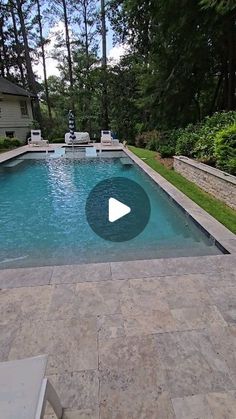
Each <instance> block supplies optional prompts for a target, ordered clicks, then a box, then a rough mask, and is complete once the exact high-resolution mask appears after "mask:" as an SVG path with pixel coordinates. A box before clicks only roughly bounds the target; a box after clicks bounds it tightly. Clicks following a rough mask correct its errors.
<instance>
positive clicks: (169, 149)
mask: <svg viewBox="0 0 236 419" xmlns="http://www.w3.org/2000/svg"><path fill="white" fill-rule="evenodd" d="M158 151H159V153H160V155H161V157H162V158H165V157H173V156H174V154H175V147H173V146H171V145H170V144H163V145H160V147H159V150H158Z"/></svg>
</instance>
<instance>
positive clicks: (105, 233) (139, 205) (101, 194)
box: [86, 177, 151, 242]
mask: <svg viewBox="0 0 236 419" xmlns="http://www.w3.org/2000/svg"><path fill="white" fill-rule="evenodd" d="M110 198H114V199H116V200H118V201H120V202H122V203H123V204H125V205H127V206H128V207H130V208H131V212H130V213H129V214H127V215H125V216H124V217H122V218H120V219H118V220H116V221H114V222H113V223H111V222H110V221H109V199H110ZM150 212H151V206H150V201H149V198H148V196H147V194H146V192H145V191H144V189H143V188H142V187H141V186H140V185H139V184H138V183H136V182H134V181H133V180H130V179H128V178H124V177H113V178H109V179H106V180H103V181H102V182H99V183H98V184H97V185H96V186H95V187H94V188H93V189H92V191H91V192H90V194H89V196H88V199H87V202H86V217H87V221H88V223H89V225H90V227H91V228H92V230H93V231H94V232H95V233H96V234H97V235H98V236H100V237H101V238H103V239H105V240H109V241H113V242H124V241H128V240H131V239H133V238H134V237H136V236H138V235H139V234H140V233H141V232H142V231H143V230H144V228H145V227H146V225H147V223H148V221H149V217H150Z"/></svg>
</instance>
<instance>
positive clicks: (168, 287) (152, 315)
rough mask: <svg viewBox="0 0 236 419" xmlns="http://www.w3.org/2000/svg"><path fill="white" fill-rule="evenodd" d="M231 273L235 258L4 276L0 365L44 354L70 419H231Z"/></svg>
mask: <svg viewBox="0 0 236 419" xmlns="http://www.w3.org/2000/svg"><path fill="white" fill-rule="evenodd" d="M235 272H236V260H235V257H234V256H233V255H222V256H221V255H220V256H206V257H189V258H177V259H168V260H167V259H159V260H152V261H137V262H122V263H121V262H120V263H118V262H116V263H103V264H97V265H78V266H58V267H43V268H32V269H29V268H28V269H9V270H2V271H0V288H1V291H0V359H1V361H5V360H11V359H18V358H23V357H28V356H32V355H37V354H42V353H46V354H49V362H48V376H49V377H50V379H51V380H52V382H53V384H54V385H55V387H56V389H57V391H58V393H59V395H60V398H61V401H62V404H63V406H64V407H65V408H66V413H65V416H64V417H65V418H68V419H81V418H83V419H84V418H86V419H88V418H89V419H98V418H100V419H110V418H116V419H120V418H122V419H123V418H124V419H130V418H132V419H136V418H137V419H141V418H142V419H167V418H168V419H174V418H175V419H195V418H204V419H205V418H207V419H209V418H217V419H222V418H229V419H235V417H236V273H235ZM51 417H53V416H50V415H49V416H48V419H49V418H51ZM3 419H4V418H3Z"/></svg>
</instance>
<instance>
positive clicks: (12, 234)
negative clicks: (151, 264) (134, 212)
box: [0, 153, 221, 268]
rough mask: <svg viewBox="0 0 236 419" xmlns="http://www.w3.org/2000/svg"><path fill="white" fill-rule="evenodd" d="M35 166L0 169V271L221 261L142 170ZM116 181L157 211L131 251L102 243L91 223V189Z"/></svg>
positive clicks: (87, 163) (65, 161)
mask: <svg viewBox="0 0 236 419" xmlns="http://www.w3.org/2000/svg"><path fill="white" fill-rule="evenodd" d="M31 154H32V153H31ZM34 156H35V155H33V157H34ZM41 157H42V156H41ZM30 158H32V156H30V155H28V156H27V155H26V158H25V160H22V161H21V160H18V161H17V163H18V162H19V164H18V165H16V166H14V163H13V165H12V164H10V167H5V168H4V167H3V165H2V166H1V168H0V188H1V194H0V209H1V217H0V268H10V267H30V266H31V267H33V266H46V265H60V264H77V263H92V262H104V261H121V260H135V259H152V258H161V257H178V256H190V255H191V256H194V255H209V254H220V253H221V252H220V250H219V249H218V248H217V247H216V246H215V245H214V244H213V242H212V241H211V240H210V239H209V238H208V237H207V236H206V235H205V234H204V233H203V232H202V231H201V230H200V229H199V228H198V227H197V226H196V225H195V223H193V222H192V221H191V219H190V218H189V217H187V216H186V215H185V213H184V212H183V211H182V210H181V209H180V208H179V207H178V206H177V205H176V204H175V203H174V202H173V201H172V200H171V199H169V197H168V196H167V195H166V194H165V193H164V192H163V191H162V190H161V189H160V188H159V187H158V186H157V185H156V184H155V183H154V182H153V181H152V180H151V179H150V178H149V177H148V176H147V175H146V174H145V173H144V172H143V171H142V170H141V169H139V168H138V167H137V166H136V165H134V166H132V167H129V168H127V167H124V166H123V165H122V164H121V161H120V158H97V159H73V158H70V157H68V158H61V159H50V158H45V157H44V156H43V158H41V159H35V158H34V159H32V160H31V159H30ZM23 159H24V157H23ZM11 166H12V167H11ZM115 176H119V177H128V178H129V179H132V180H134V181H136V182H137V183H139V184H140V185H141V186H142V187H143V188H144V189H145V191H146V193H147V194H148V196H149V199H150V203H151V217H150V220H149V222H148V224H147V226H146V228H145V230H144V231H143V232H142V233H141V234H140V235H139V236H138V237H136V238H135V239H133V240H131V241H128V242H124V243H113V242H108V241H105V240H103V239H101V238H100V237H98V236H97V235H96V234H95V233H94V232H93V231H92V230H91V228H90V227H89V225H88V223H87V221H86V215H85V204H86V199H87V197H88V194H89V192H90V191H91V189H92V188H93V187H94V186H95V185H96V184H97V183H98V182H99V181H101V180H104V179H107V178H110V177H115ZM98 216H99V215H98Z"/></svg>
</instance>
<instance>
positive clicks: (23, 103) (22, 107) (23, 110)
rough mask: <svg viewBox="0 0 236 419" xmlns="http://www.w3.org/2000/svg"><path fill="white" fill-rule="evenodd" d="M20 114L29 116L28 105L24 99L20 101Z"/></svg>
mask: <svg viewBox="0 0 236 419" xmlns="http://www.w3.org/2000/svg"><path fill="white" fill-rule="evenodd" d="M20 110H21V116H29V112H28V106H27V101H26V100H21V101H20Z"/></svg>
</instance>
